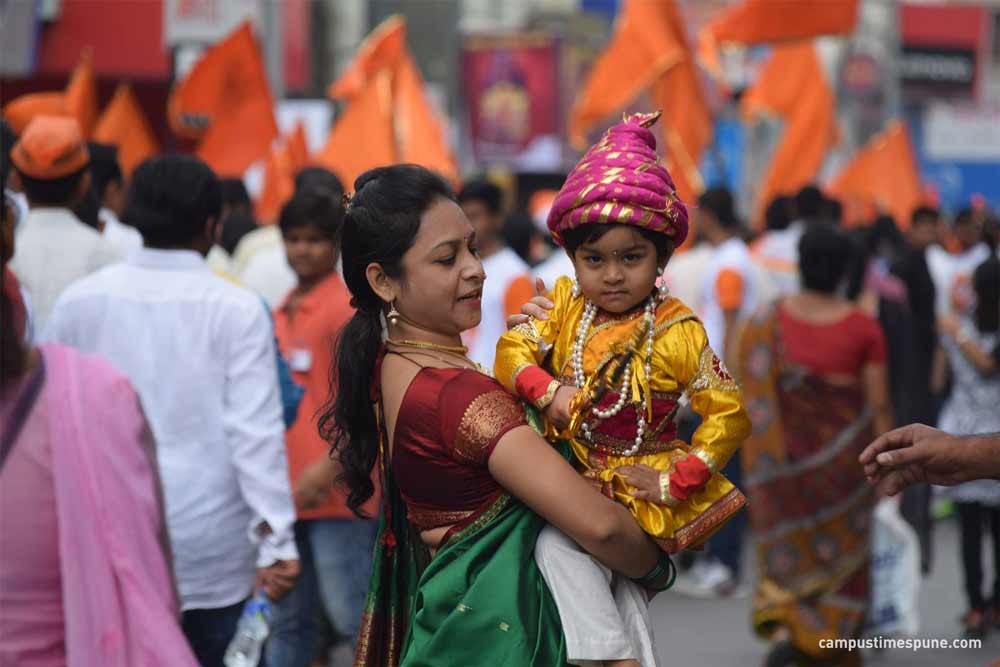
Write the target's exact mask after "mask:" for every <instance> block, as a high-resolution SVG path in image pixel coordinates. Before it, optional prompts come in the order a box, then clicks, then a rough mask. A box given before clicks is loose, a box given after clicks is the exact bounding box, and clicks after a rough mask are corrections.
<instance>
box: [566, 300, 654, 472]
mask: <svg viewBox="0 0 1000 667" xmlns="http://www.w3.org/2000/svg"><path fill="white" fill-rule="evenodd" d="M596 316H597V304H595V303H593V302H592V301H590V300H589V299H588V300H587V301H586V303H585V305H584V307H583V316H582V317H581V318H580V324H579V326H577V328H576V340H575V341H573V350H572V352H571V354H570V360H571V361H572V363H573V382H574V384H576V386H577V387H583V386H584V384H585V383H586V381H587V378H586V376H585V375H584V373H583V349H584V347H585V346H586V342H587V334H588V333H590V327H591V326H592V325H593V324H594V318H595V317H596ZM655 322H656V297H655V296H653V295H650V297H649V300H648V301H647V302H646V312H645V314H644V315H643V323H644V325H645V327H646V356H645V359H644V362H645V371H646V381H647V382H648V381H649V377H650V373H651V370H652V362H653V336H654V333H655V328H656V327H655ZM631 385H632V365H631V363H630V364H629V365H628V366H626V367H625V370H624V371H623V373H622V384H621V388H620V389H619V391H618V400H617V401H615V403H614V405H612V406H610V407H609V408H607V409H605V410H599V409H598V408H597V407H596V406H595V407H594V408H593V409H592V410H591V412H592V414H593V415H594V416H595V417H597V418H598V419H601V420H604V419H609V418H611V417H614V416H615V415H617V414H618V413H619V412H621V411H622V408H624V407H625V403H626V402H627V401H628V395H629V393H630V391H629V390H630V389H631ZM644 399H645V405H644V406H642V407H643V409H641V410H640V409H639V408H638V406H637V408H636V413H637V418H636V435H635V442H634V444H633V445H632V446H631V447H629V448H628V449H626V450H625V451H624V452H622V453H623V455H624V456H635V454H636V453H637V452H638V451H639V448H640V447H641V446H642V441H643V438H644V437H645V435H646V414H647V413H648V412H649V406H650V395H649V391H648V390H647V391H646V392H645V397H644ZM580 431H581V433H582V434H583V438H584V440H586V441H587V442H591V443H592V442H593V431H592V428H591V425H590V423H589V422H588V421H587V420H584V421H583V423H582V424H581V425H580Z"/></svg>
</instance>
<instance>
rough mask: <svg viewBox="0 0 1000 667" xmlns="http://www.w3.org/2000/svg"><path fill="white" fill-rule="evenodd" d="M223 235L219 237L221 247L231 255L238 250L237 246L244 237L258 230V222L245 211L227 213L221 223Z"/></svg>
mask: <svg viewBox="0 0 1000 667" xmlns="http://www.w3.org/2000/svg"><path fill="white" fill-rule="evenodd" d="M220 224H221V225H222V233H221V234H220V235H219V245H220V246H222V249H223V250H225V251H226V252H228V253H229V254H230V255H232V254H233V252H235V250H236V246H238V245H239V243H240V241H241V240H242V239H243V237H244V236H246V235H247V234H249V233H250V232H252V231H253V230H255V229H257V221H256V220H254V217H253V216H252V215H250V214H249V213H245V212H243V211H233V212H232V213H227V214H226V217H224V218H223V219H222V222H221V223H220Z"/></svg>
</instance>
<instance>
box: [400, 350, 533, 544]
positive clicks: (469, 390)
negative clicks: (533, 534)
mask: <svg viewBox="0 0 1000 667" xmlns="http://www.w3.org/2000/svg"><path fill="white" fill-rule="evenodd" d="M526 423H527V422H526V421H525V417H524V406H523V405H521V403H520V401H519V400H518V399H517V398H515V397H514V396H512V395H511V394H510V393H509V392H508V391H507V390H506V389H504V388H503V386H502V385H500V384H499V383H498V382H497V381H496V380H494V379H492V378H490V377H487V376H485V375H483V374H481V373H478V372H476V371H473V370H467V369H461V368H429V367H428V368H422V369H421V370H420V371H418V372H417V374H416V376H415V377H414V378H413V381H412V382H411V383H410V386H409V387H408V388H407V390H406V394H405V395H404V396H403V402H402V405H401V406H400V409H399V415H398V416H397V418H396V430H395V434H394V435H393V438H394V442H393V447H392V476H393V478H394V479H395V481H396V484H397V485H398V487H399V490H400V493H401V495H402V496H403V500H404V501H405V502H406V507H407V512H408V516H409V520H410V522H411V523H412V524H413V525H414V526H415V527H416V528H417V529H419V530H421V531H424V530H430V529H432V528H440V527H441V526H451V525H455V527H456V528H460V527H462V526H464V525H466V524H467V523H469V522H471V521H472V520H474V519H475V518H476V517H477V516H479V515H480V514H481V513H482V512H483V511H485V510H486V509H487V508H489V507H490V506H491V505H492V504H493V503H494V502H496V500H497V499H498V498H499V497H500V496H501V495H503V489H502V488H501V487H500V485H499V484H497V483H496V481H495V480H494V479H493V477H492V476H491V475H490V472H489V470H488V469H487V467H486V464H487V462H488V461H489V458H490V455H491V454H492V453H493V449H494V448H495V447H496V444H497V442H499V441H500V438H502V437H503V436H504V435H505V434H506V433H507V432H508V431H510V430H511V429H512V428H516V427H518V426H523V425H525V424H526ZM447 537H448V536H446V537H445V539H447Z"/></svg>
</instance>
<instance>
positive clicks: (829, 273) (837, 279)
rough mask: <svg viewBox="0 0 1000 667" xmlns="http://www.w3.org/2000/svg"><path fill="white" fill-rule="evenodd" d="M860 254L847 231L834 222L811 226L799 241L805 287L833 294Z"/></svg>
mask: <svg viewBox="0 0 1000 667" xmlns="http://www.w3.org/2000/svg"><path fill="white" fill-rule="evenodd" d="M858 257H859V253H858V252H857V246H856V245H855V243H854V242H853V241H852V240H851V239H850V238H849V237H848V236H847V235H846V234H845V233H844V232H842V231H840V230H839V229H837V228H836V227H833V226H830V225H812V226H810V227H809V228H808V229H806V231H805V233H804V234H803V235H802V239H801V240H800V241H799V274H800V275H801V276H802V287H803V288H805V289H808V290H813V291H816V292H822V293H824V294H833V293H834V292H836V291H837V288H838V287H840V286H841V284H842V283H843V282H844V278H845V277H846V276H847V275H848V274H849V272H850V270H851V267H852V266H856V265H855V264H854V262H857V261H858Z"/></svg>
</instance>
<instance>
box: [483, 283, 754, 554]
mask: <svg viewBox="0 0 1000 667" xmlns="http://www.w3.org/2000/svg"><path fill="white" fill-rule="evenodd" d="M549 298H550V299H551V300H552V301H553V302H554V304H555V307H554V308H553V309H552V310H551V311H550V312H549V319H548V320H545V321H541V320H534V321H532V322H531V323H529V324H524V325H520V326H518V327H516V328H515V329H513V330H511V331H508V332H507V333H506V334H504V336H503V337H501V339H500V343H499V344H498V346H497V357H496V364H495V369H494V370H495V374H496V377H497V379H498V380H499V381H500V382H501V383H503V384H504V386H506V387H507V388H508V389H510V390H511V391H516V380H517V376H518V373H520V372H521V371H523V370H524V369H525V368H527V367H528V366H533V365H538V366H541V367H542V368H544V369H545V370H546V371H548V372H549V373H550V374H551V375H552V376H553V377H555V378H556V379H557V380H560V381H561V382H562V383H563V384H567V385H572V384H573V380H572V377H573V369H572V367H571V363H570V357H571V353H572V349H573V343H574V340H575V338H576V332H577V327H578V325H579V322H580V318H581V316H582V315H583V308H584V299H583V298H582V297H577V298H574V297H573V295H572V281H571V280H570V279H568V278H560V279H559V281H558V282H557V283H556V286H555V288H554V289H553V291H552V293H551V294H550V295H549ZM642 312H643V311H642V310H641V309H640V310H639V311H638V313H637V314H635V315H634V316H632V317H625V318H622V319H607V315H606V314H602V315H604V317H601V316H599V317H598V319H596V320H595V322H594V324H593V325H592V326H591V329H590V332H589V334H588V337H587V342H586V347H585V349H584V353H583V365H584V373H585V374H586V376H587V377H590V376H591V375H593V374H594V373H595V371H596V369H597V368H598V367H599V366H600V365H601V363H602V362H603V361H605V360H606V359H607V358H608V357H609V356H610V355H611V354H612V351H611V350H612V346H613V345H615V344H619V345H621V346H624V345H625V344H626V343H627V342H628V341H629V339H630V338H632V336H633V334H634V333H635V330H636V327H638V326H639V325H640V324H641V323H642ZM655 321H656V329H655V334H654V335H655V338H654V342H653V357H652V364H651V372H652V377H651V378H647V377H646V373H645V368H644V366H645V364H644V360H643V358H642V352H643V351H644V349H643V350H639V351H638V352H639V354H636V355H635V357H633V359H632V362H631V363H632V378H633V379H632V383H631V384H632V386H631V394H632V395H631V398H630V399H629V404H628V406H627V407H626V408H625V409H623V410H622V411H621V412H620V413H619V415H617V416H616V417H613V418H610V419H608V420H606V421H599V420H596V419H594V418H593V417H591V420H590V421H591V425H592V426H591V428H592V430H593V431H594V432H595V435H594V438H593V442H592V443H586V442H583V441H582V440H581V439H580V438H574V439H573V440H571V444H572V447H573V452H574V454H575V455H576V460H577V464H578V468H580V469H581V471H582V472H583V473H584V475H585V476H586V477H588V478H591V479H595V480H600V482H601V485H602V490H603V491H604V492H605V493H606V494H607V495H608V496H609V497H612V498H615V499H617V500H618V501H619V502H621V503H623V504H625V505H626V506H627V507H628V508H629V510H631V512H632V514H633V515H634V516H635V517H636V520H637V521H638V523H639V525H640V526H642V528H643V529H644V530H645V531H646V532H648V533H649V534H650V535H652V536H653V537H654V538H656V540H657V542H658V543H659V544H660V546H661V547H662V548H664V549H665V550H667V551H670V552H674V551H679V550H681V549H684V548H686V547H690V546H697V545H700V544H701V543H703V542H704V541H705V540H707V539H708V538H709V537H710V536H711V535H712V534H713V533H714V532H715V531H716V530H718V529H719V527H720V526H721V525H722V524H723V523H725V521H726V520H728V518H729V517H731V516H732V515H733V514H734V513H735V511H736V510H738V509H739V508H740V507H741V506H742V505H743V504H744V503H745V502H746V500H745V498H744V497H743V496H742V494H740V492H739V491H738V490H737V489H736V488H735V487H733V485H732V484H731V483H730V482H729V480H727V479H726V478H725V477H723V476H722V475H721V474H719V473H718V471H719V470H720V469H721V468H722V467H723V466H724V465H725V464H726V462H727V461H728V460H729V458H730V457H731V456H732V455H733V453H734V452H735V451H736V448H737V447H738V446H739V444H740V442H741V441H742V440H743V439H744V438H746V437H747V436H748V435H749V434H750V420H749V418H748V417H747V411H746V409H745V407H744V405H743V401H742V398H741V396H740V391H739V387H738V386H737V384H736V382H734V381H733V379H732V378H731V377H730V376H729V374H728V373H727V372H726V369H725V367H724V366H723V365H722V363H721V361H720V360H719V358H718V357H717V356H716V355H715V353H714V352H713V351H712V349H711V347H709V345H708V338H707V336H706V334H705V329H704V327H703V326H702V324H701V322H699V321H698V319H697V318H696V317H695V315H694V314H693V313H692V312H691V310H690V309H689V308H688V307H687V306H685V305H684V304H683V303H682V302H681V301H680V300H678V299H675V298H672V297H668V298H667V299H666V300H665V301H664V302H662V303H660V305H659V307H658V308H657V311H656V320H655ZM644 345H645V341H643V346H644ZM614 390H615V391H617V390H618V387H615V388H614ZM649 391H652V399H653V401H652V402H653V405H652V414H651V415H649V414H647V415H646V421H647V424H648V428H647V435H646V438H645V440H644V442H643V443H642V446H641V448H640V450H639V452H638V453H637V454H636V455H635V456H623V455H621V452H623V451H625V450H626V449H628V448H629V447H630V446H632V445H633V443H634V440H635V435H636V416H637V415H636V409H644V405H645V404H644V400H645V399H644V397H645V395H646V392H649ZM685 393H686V394H687V396H688V398H689V399H690V401H691V407H692V408H693V409H694V411H695V412H697V413H698V414H699V415H701V417H702V422H701V425H700V426H699V427H698V430H697V431H695V434H694V437H693V438H692V442H691V444H690V445H688V444H687V443H684V442H682V441H681V440H678V439H677V438H676V429H677V427H676V423H675V422H674V418H675V416H676V413H677V408H678V401H679V400H680V399H681V396H682V395H683V394H685ZM617 398H618V394H617V393H614V392H609V394H608V395H607V396H606V397H605V400H603V401H602V402H601V407H602V408H603V407H604V406H606V405H607V404H609V403H611V402H614V401H615V400H616V399H617ZM547 435H548V436H549V437H550V438H556V437H559V434H558V433H557V431H556V430H555V429H554V428H552V427H551V426H550V427H549V429H548V433H547ZM689 453H691V454H695V455H696V456H698V458H700V459H701V460H702V461H703V462H704V463H705V464H706V465H707V466H708V468H709V469H710V470H711V471H712V473H713V474H712V477H711V478H710V479H709V481H708V482H707V484H706V485H705V486H704V487H703V488H702V489H701V490H700V491H698V492H696V493H694V494H692V495H691V497H690V498H688V499H687V500H684V501H674V502H675V504H672V505H671V506H667V505H661V504H658V503H653V502H650V501H646V500H638V499H636V498H633V497H632V495H631V494H630V487H629V486H628V485H627V484H626V483H625V481H624V479H623V478H622V477H621V476H620V475H619V474H618V473H616V472H615V470H614V469H615V468H617V467H619V466H624V465H630V464H634V463H641V464H644V465H647V466H649V467H651V468H655V469H657V470H661V471H667V472H670V471H672V469H673V466H674V464H675V463H676V462H677V461H679V460H681V459H683V458H685V457H686V456H687V455H688V454H689Z"/></svg>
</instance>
